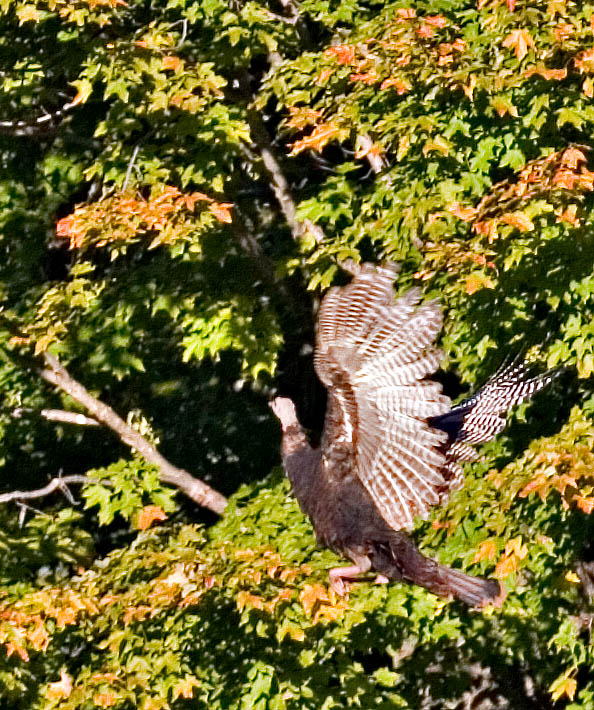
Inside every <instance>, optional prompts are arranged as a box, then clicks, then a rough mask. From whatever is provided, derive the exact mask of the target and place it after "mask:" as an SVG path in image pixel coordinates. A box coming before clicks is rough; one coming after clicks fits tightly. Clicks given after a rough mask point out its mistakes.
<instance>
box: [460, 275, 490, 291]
mask: <svg viewBox="0 0 594 710" xmlns="http://www.w3.org/2000/svg"><path fill="white" fill-rule="evenodd" d="M483 288H495V284H494V283H493V282H492V281H491V279H490V278H489V277H488V276H485V275H484V274H480V273H474V274H469V275H468V276H467V277H466V279H465V281H464V290H465V291H466V293H467V294H468V295H469V296H472V294H473V293H476V292H477V291H480V290H481V289H483Z"/></svg>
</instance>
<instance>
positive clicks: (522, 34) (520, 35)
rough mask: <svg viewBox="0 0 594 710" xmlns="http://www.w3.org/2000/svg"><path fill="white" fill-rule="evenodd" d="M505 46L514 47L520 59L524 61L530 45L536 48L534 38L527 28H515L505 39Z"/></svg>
mask: <svg viewBox="0 0 594 710" xmlns="http://www.w3.org/2000/svg"><path fill="white" fill-rule="evenodd" d="M503 46H504V47H508V48H509V49H513V51H514V52H515V53H516V57H517V58H518V61H520V62H521V61H522V59H524V57H525V56H526V55H527V54H528V47H532V48H534V40H533V39H532V36H531V34H530V32H528V31H527V30H513V32H510V34H508V36H507V37H506V38H505V39H504V40H503Z"/></svg>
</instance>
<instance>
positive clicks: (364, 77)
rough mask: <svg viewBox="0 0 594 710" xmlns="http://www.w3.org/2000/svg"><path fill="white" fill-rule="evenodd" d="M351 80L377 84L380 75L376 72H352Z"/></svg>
mask: <svg viewBox="0 0 594 710" xmlns="http://www.w3.org/2000/svg"><path fill="white" fill-rule="evenodd" d="M349 79H350V81H362V82H363V83H364V84H369V85H371V84H375V83H376V82H377V81H379V77H378V75H377V74H376V73H375V72H367V73H366V74H351V76H350V77H349Z"/></svg>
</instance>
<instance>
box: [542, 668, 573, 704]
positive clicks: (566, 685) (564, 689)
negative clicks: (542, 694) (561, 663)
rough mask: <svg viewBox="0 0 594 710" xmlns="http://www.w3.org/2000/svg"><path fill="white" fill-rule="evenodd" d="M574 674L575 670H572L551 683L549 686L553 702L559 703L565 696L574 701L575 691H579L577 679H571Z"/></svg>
mask: <svg viewBox="0 0 594 710" xmlns="http://www.w3.org/2000/svg"><path fill="white" fill-rule="evenodd" d="M573 672H574V670H573V669H571V670H570V671H567V672H565V673H564V674H563V675H562V676H559V678H557V679H556V680H554V681H553V682H552V683H551V685H550V686H549V692H550V693H551V697H552V698H553V702H557V700H559V698H562V697H563V696H564V695H566V696H567V697H568V698H569V699H570V700H573V696H574V695H575V691H576V689H577V682H576V680H575V678H572V677H571V674H572V673H573Z"/></svg>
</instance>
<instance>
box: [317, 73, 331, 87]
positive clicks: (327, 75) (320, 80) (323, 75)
mask: <svg viewBox="0 0 594 710" xmlns="http://www.w3.org/2000/svg"><path fill="white" fill-rule="evenodd" d="M332 74H334V69H322V71H321V72H320V73H319V74H318V76H317V78H316V84H318V86H320V85H321V84H325V83H326V82H327V81H328V79H329V78H330V77H331V76H332Z"/></svg>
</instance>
